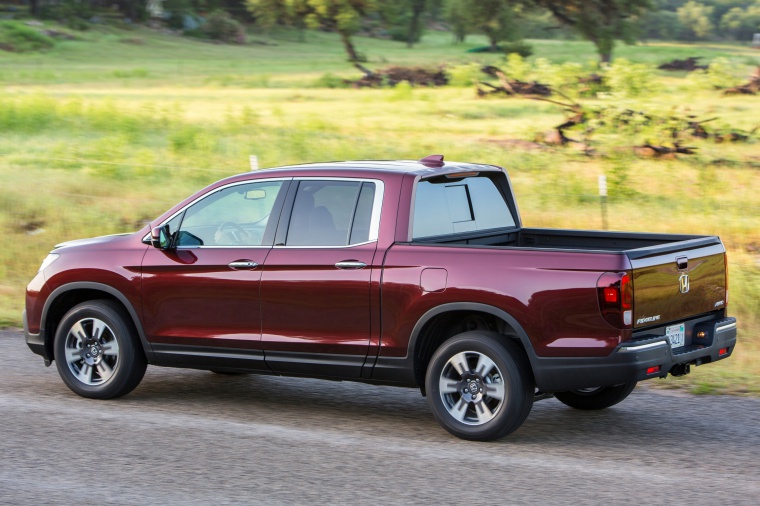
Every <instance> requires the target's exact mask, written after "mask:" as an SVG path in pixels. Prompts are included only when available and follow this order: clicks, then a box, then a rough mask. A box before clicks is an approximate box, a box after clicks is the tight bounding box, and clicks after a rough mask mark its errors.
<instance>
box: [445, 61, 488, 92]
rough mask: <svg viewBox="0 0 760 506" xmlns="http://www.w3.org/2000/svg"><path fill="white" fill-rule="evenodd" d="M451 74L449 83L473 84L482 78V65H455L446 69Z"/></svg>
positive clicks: (459, 84)
mask: <svg viewBox="0 0 760 506" xmlns="http://www.w3.org/2000/svg"><path fill="white" fill-rule="evenodd" d="M446 73H447V74H448V75H449V85H450V86H456V87H464V86H472V85H473V84H475V83H476V82H478V80H479V79H480V74H481V72H480V65H478V64H477V63H467V64H464V65H455V66H453V67H449V68H448V69H447V70H446Z"/></svg>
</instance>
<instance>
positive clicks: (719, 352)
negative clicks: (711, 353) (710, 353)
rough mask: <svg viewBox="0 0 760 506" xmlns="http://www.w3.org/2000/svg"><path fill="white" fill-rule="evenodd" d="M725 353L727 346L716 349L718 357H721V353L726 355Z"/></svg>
mask: <svg viewBox="0 0 760 506" xmlns="http://www.w3.org/2000/svg"><path fill="white" fill-rule="evenodd" d="M727 353H728V348H721V349H720V350H719V351H718V356H719V357H722V356H723V355H726V354H727Z"/></svg>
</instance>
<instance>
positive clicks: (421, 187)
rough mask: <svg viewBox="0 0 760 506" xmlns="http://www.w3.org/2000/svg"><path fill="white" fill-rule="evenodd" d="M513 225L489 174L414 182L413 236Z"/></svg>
mask: <svg viewBox="0 0 760 506" xmlns="http://www.w3.org/2000/svg"><path fill="white" fill-rule="evenodd" d="M514 226H515V219H514V217H513V216H512V213H511V212H510V211H509V207H508V206H507V202H506V201H505V200H504V197H503V196H502V194H501V192H500V191H499V189H498V188H497V187H496V185H495V183H494V182H493V180H491V179H490V178H488V177H468V178H464V179H462V180H459V181H451V182H446V181H443V182H441V181H435V182H433V181H420V182H419V183H417V192H416V197H415V202H414V222H413V228H412V237H413V239H420V238H424V237H433V236H438V235H450V234H456V233H461V232H473V231H478V230H489V229H495V228H506V227H514Z"/></svg>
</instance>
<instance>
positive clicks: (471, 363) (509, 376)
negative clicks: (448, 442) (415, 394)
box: [425, 331, 534, 441]
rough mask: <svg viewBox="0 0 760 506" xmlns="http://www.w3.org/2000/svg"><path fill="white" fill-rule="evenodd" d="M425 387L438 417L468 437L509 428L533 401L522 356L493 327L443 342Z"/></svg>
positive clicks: (495, 435)
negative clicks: (486, 330) (491, 330)
mask: <svg viewBox="0 0 760 506" xmlns="http://www.w3.org/2000/svg"><path fill="white" fill-rule="evenodd" d="M425 389H426V391H427V394H428V395H427V397H428V403H429V404H430V408H431V410H432V411H433V415H434V416H435V418H436V420H437V421H438V423H440V424H441V426H442V427H443V428H444V429H446V430H447V431H449V432H450V433H451V434H453V435H455V436H457V437H459V438H462V439H469V440H472V441H491V440H494V439H499V438H501V437H504V436H506V435H507V434H509V433H511V432H514V431H515V430H517V428H518V427H520V425H522V423H523V422H524V421H525V419H526V418H527V417H528V414H529V413H530V410H531V408H532V407H533V394H534V382H533V375H532V373H531V370H530V365H529V363H528V359H527V357H526V356H525V354H524V352H523V350H522V349H521V348H520V346H519V345H517V344H516V343H515V342H513V341H512V340H511V338H510V337H508V336H504V335H501V334H497V333H495V332H484V331H472V332H464V333H462V334H459V335H456V336H454V337H452V338H451V339H449V340H448V341H446V342H445V343H443V345H441V347H440V348H438V349H437V350H436V352H435V353H434V354H433V357H432V358H431V359H430V364H429V365H428V368H427V375H426V377H425ZM499 397H501V398H499Z"/></svg>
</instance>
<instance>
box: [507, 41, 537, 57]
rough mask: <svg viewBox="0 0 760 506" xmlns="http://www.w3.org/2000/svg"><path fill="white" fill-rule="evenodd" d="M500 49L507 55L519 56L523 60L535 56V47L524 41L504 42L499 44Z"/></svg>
mask: <svg viewBox="0 0 760 506" xmlns="http://www.w3.org/2000/svg"><path fill="white" fill-rule="evenodd" d="M499 48H500V49H501V50H502V51H504V53H505V54H512V53H515V54H519V55H520V56H522V57H523V58H527V57H528V56H531V55H532V54H533V46H532V45H531V44H529V43H527V42H525V41H524V40H518V41H515V42H502V43H501V44H499Z"/></svg>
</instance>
